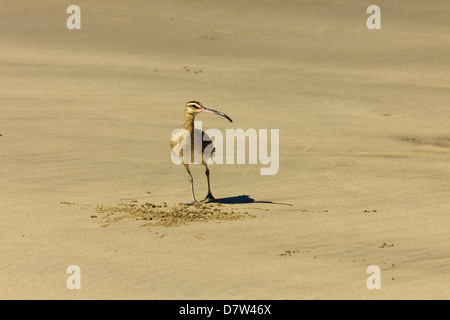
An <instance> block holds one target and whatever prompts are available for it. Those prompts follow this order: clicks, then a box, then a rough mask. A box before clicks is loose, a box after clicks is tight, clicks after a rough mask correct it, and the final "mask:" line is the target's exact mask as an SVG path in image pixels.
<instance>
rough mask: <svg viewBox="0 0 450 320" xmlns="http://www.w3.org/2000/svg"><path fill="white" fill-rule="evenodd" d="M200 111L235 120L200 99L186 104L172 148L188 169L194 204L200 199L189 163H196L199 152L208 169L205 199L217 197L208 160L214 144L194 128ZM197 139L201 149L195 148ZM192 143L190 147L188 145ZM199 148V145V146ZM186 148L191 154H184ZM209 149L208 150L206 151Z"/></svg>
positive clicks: (171, 142)
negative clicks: (204, 103) (212, 186)
mask: <svg viewBox="0 0 450 320" xmlns="http://www.w3.org/2000/svg"><path fill="white" fill-rule="evenodd" d="M200 112H208V113H214V114H217V115H220V116H222V117H224V118H226V119H228V120H229V121H230V122H233V121H232V120H231V119H230V118H229V117H228V116H227V115H226V114H224V113H222V112H220V111H216V110H212V109H209V108H206V107H204V106H203V105H202V104H201V103H200V102H198V101H189V102H188V103H187V104H186V106H185V107H184V121H183V125H182V126H181V128H180V129H178V130H175V131H174V132H173V133H172V136H171V137H170V149H171V151H172V153H173V154H174V155H175V156H176V157H179V158H181V159H182V162H183V165H184V167H185V169H186V171H187V172H188V174H189V181H190V182H191V188H192V200H193V201H192V204H199V203H198V201H197V200H196V199H195V193H194V180H193V178H192V174H191V171H190V170H189V164H190V163H194V160H196V159H195V158H196V157H195V155H196V154H197V158H200V159H201V161H202V162H201V163H202V164H203V165H204V166H205V168H206V171H205V174H206V178H207V181H208V194H207V195H206V198H205V200H204V201H206V202H211V201H214V202H216V199H215V198H214V196H213V195H212V193H211V186H210V181H209V169H208V165H207V164H206V162H207V161H208V159H209V158H211V157H212V154H213V152H214V150H215V148H214V145H212V143H213V142H212V141H211V139H210V138H209V136H208V135H207V134H206V133H205V132H203V131H201V130H199V129H195V128H194V120H195V116H196V115H197V114H199V113H200ZM200 137H201V138H200ZM195 139H201V141H202V143H201V150H200V149H197V150H196V149H195V147H197V145H198V146H199V145H200V144H197V145H196V144H195V143H194V142H195V141H194V140H195ZM188 144H190V148H189V146H188ZM197 148H198V147H197ZM186 150H190V156H189V154H184V153H185V151H186ZM205 151H207V152H205Z"/></svg>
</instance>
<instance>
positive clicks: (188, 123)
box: [181, 113, 195, 135]
mask: <svg viewBox="0 0 450 320" xmlns="http://www.w3.org/2000/svg"><path fill="white" fill-rule="evenodd" d="M194 120H195V115H193V114H190V113H185V114H184V121H183V125H182V126H181V128H183V129H185V130H187V131H189V132H190V133H191V135H193V134H194Z"/></svg>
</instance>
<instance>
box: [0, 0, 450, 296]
mask: <svg viewBox="0 0 450 320" xmlns="http://www.w3.org/2000/svg"><path fill="white" fill-rule="evenodd" d="M77 4H78V5H79V6H80V8H81V19H82V20H81V21H82V28H81V30H68V29H67V28H66V19H67V17H68V16H69V15H68V14H66V8H67V6H68V5H69V4H67V3H60V4H57V5H55V4H54V2H51V1H39V3H37V2H35V1H21V2H12V1H9V2H7V3H6V4H2V10H0V39H1V41H0V69H1V70H0V190H1V192H0V228H1V231H2V232H1V233H0V298H3V299H117V298H119V299H342V298H343V299H410V298H423V299H435V298H437V299H448V298H450V289H449V287H448V283H449V281H450V274H449V268H450V242H449V237H448V231H449V226H450V217H449V210H450V203H449V199H450V165H449V159H450V158H449V156H450V130H449V120H450V107H449V101H450V77H449V71H448V70H450V68H449V67H450V55H449V52H450V35H449V32H450V25H449V21H448V17H449V15H450V4H449V3H448V2H447V1H434V2H433V4H432V5H431V4H429V3H425V2H422V1H409V2H408V3H406V2H405V3H404V2H401V3H392V2H391V1H378V2H377V4H378V5H379V6H380V8H381V19H382V22H381V26H382V27H381V29H380V30H368V29H367V27H366V19H367V18H368V16H369V15H368V14H367V13H366V9H367V7H368V6H369V5H371V4H373V3H371V2H366V1H358V2H355V1H333V2H331V1H314V2H313V1H277V2H268V3H266V2H262V1H245V2H241V1H226V2H216V1H192V2H188V3H186V2H184V1H151V4H150V3H149V2H148V1H127V2H125V1H117V2H114V5H112V4H111V2H110V1H81V0H80V1H78V2H77ZM190 100H199V101H201V102H202V103H203V104H204V105H205V106H208V107H210V108H213V109H217V110H220V111H223V112H225V113H226V114H227V115H229V116H230V117H231V118H232V119H233V123H229V122H228V121H226V120H224V119H223V118H221V117H217V116H214V115H210V114H201V115H199V116H198V117H197V120H202V121H203V123H202V124H203V129H204V130H205V129H208V128H218V129H220V130H223V131H224V132H225V130H226V129H237V128H242V129H244V130H247V129H249V128H254V129H256V130H259V129H269V130H270V129H279V137H280V142H279V171H278V173H277V174H276V175H261V174H260V169H261V168H263V167H266V166H267V165H264V164H261V163H260V162H258V164H239V165H238V164H234V165H212V166H210V171H211V183H212V191H213V194H214V196H215V197H216V198H217V199H218V200H219V201H220V202H221V203H220V204H202V205H201V206H199V207H188V206H185V205H182V204H181V205H180V203H186V202H189V201H191V189H190V184H189V179H188V175H187V174H186V171H185V170H184V168H183V167H182V166H176V165H174V164H173V163H172V161H171V158H170V150H169V146H168V141H169V136H170V134H171V133H172V131H173V130H174V129H176V128H178V127H179V126H181V123H182V120H183V111H184V104H185V103H186V102H187V101H190ZM191 171H192V174H193V176H194V183H195V188H196V195H197V197H198V199H202V198H203V197H204V196H205V195H206V193H207V184H206V177H205V174H204V167H202V166H191ZM70 265H78V266H79V267H80V269H81V284H82V288H81V289H80V290H69V289H67V286H66V280H67V278H68V276H69V274H67V273H66V269H67V267H68V266H70ZM371 265H377V266H379V267H380V270H381V289H380V290H369V289H368V288H367V287H366V280H367V278H368V277H369V276H370V274H367V273H366V270H367V268H368V267H369V266H371Z"/></svg>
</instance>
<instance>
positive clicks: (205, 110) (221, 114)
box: [200, 107, 233, 122]
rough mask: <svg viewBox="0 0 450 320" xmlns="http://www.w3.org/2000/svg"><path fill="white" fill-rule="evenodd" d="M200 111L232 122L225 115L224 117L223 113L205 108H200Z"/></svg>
mask: <svg viewBox="0 0 450 320" xmlns="http://www.w3.org/2000/svg"><path fill="white" fill-rule="evenodd" d="M200 111H202V112H209V113H214V114H218V115H219V116H222V117H224V118H225V119H227V120H228V121H230V122H233V120H231V119H230V117H229V116H227V115H226V114H225V113H223V112H220V111H217V110H213V109H209V108H206V107H202V108H201V109H200Z"/></svg>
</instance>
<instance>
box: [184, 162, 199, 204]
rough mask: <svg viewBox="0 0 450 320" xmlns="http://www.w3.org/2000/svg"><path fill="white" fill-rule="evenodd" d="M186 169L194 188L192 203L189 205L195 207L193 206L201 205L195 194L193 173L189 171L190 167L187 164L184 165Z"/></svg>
mask: <svg viewBox="0 0 450 320" xmlns="http://www.w3.org/2000/svg"><path fill="white" fill-rule="evenodd" d="M183 165H184V167H185V168H186V171H187V172H188V173H189V181H190V182H191V187H192V202H190V203H187V204H188V205H193V204H198V205H199V204H200V203H198V201H197V200H196V199H195V193H194V179H193V178H192V174H191V171H190V170H189V165H188V164H186V163H183Z"/></svg>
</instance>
